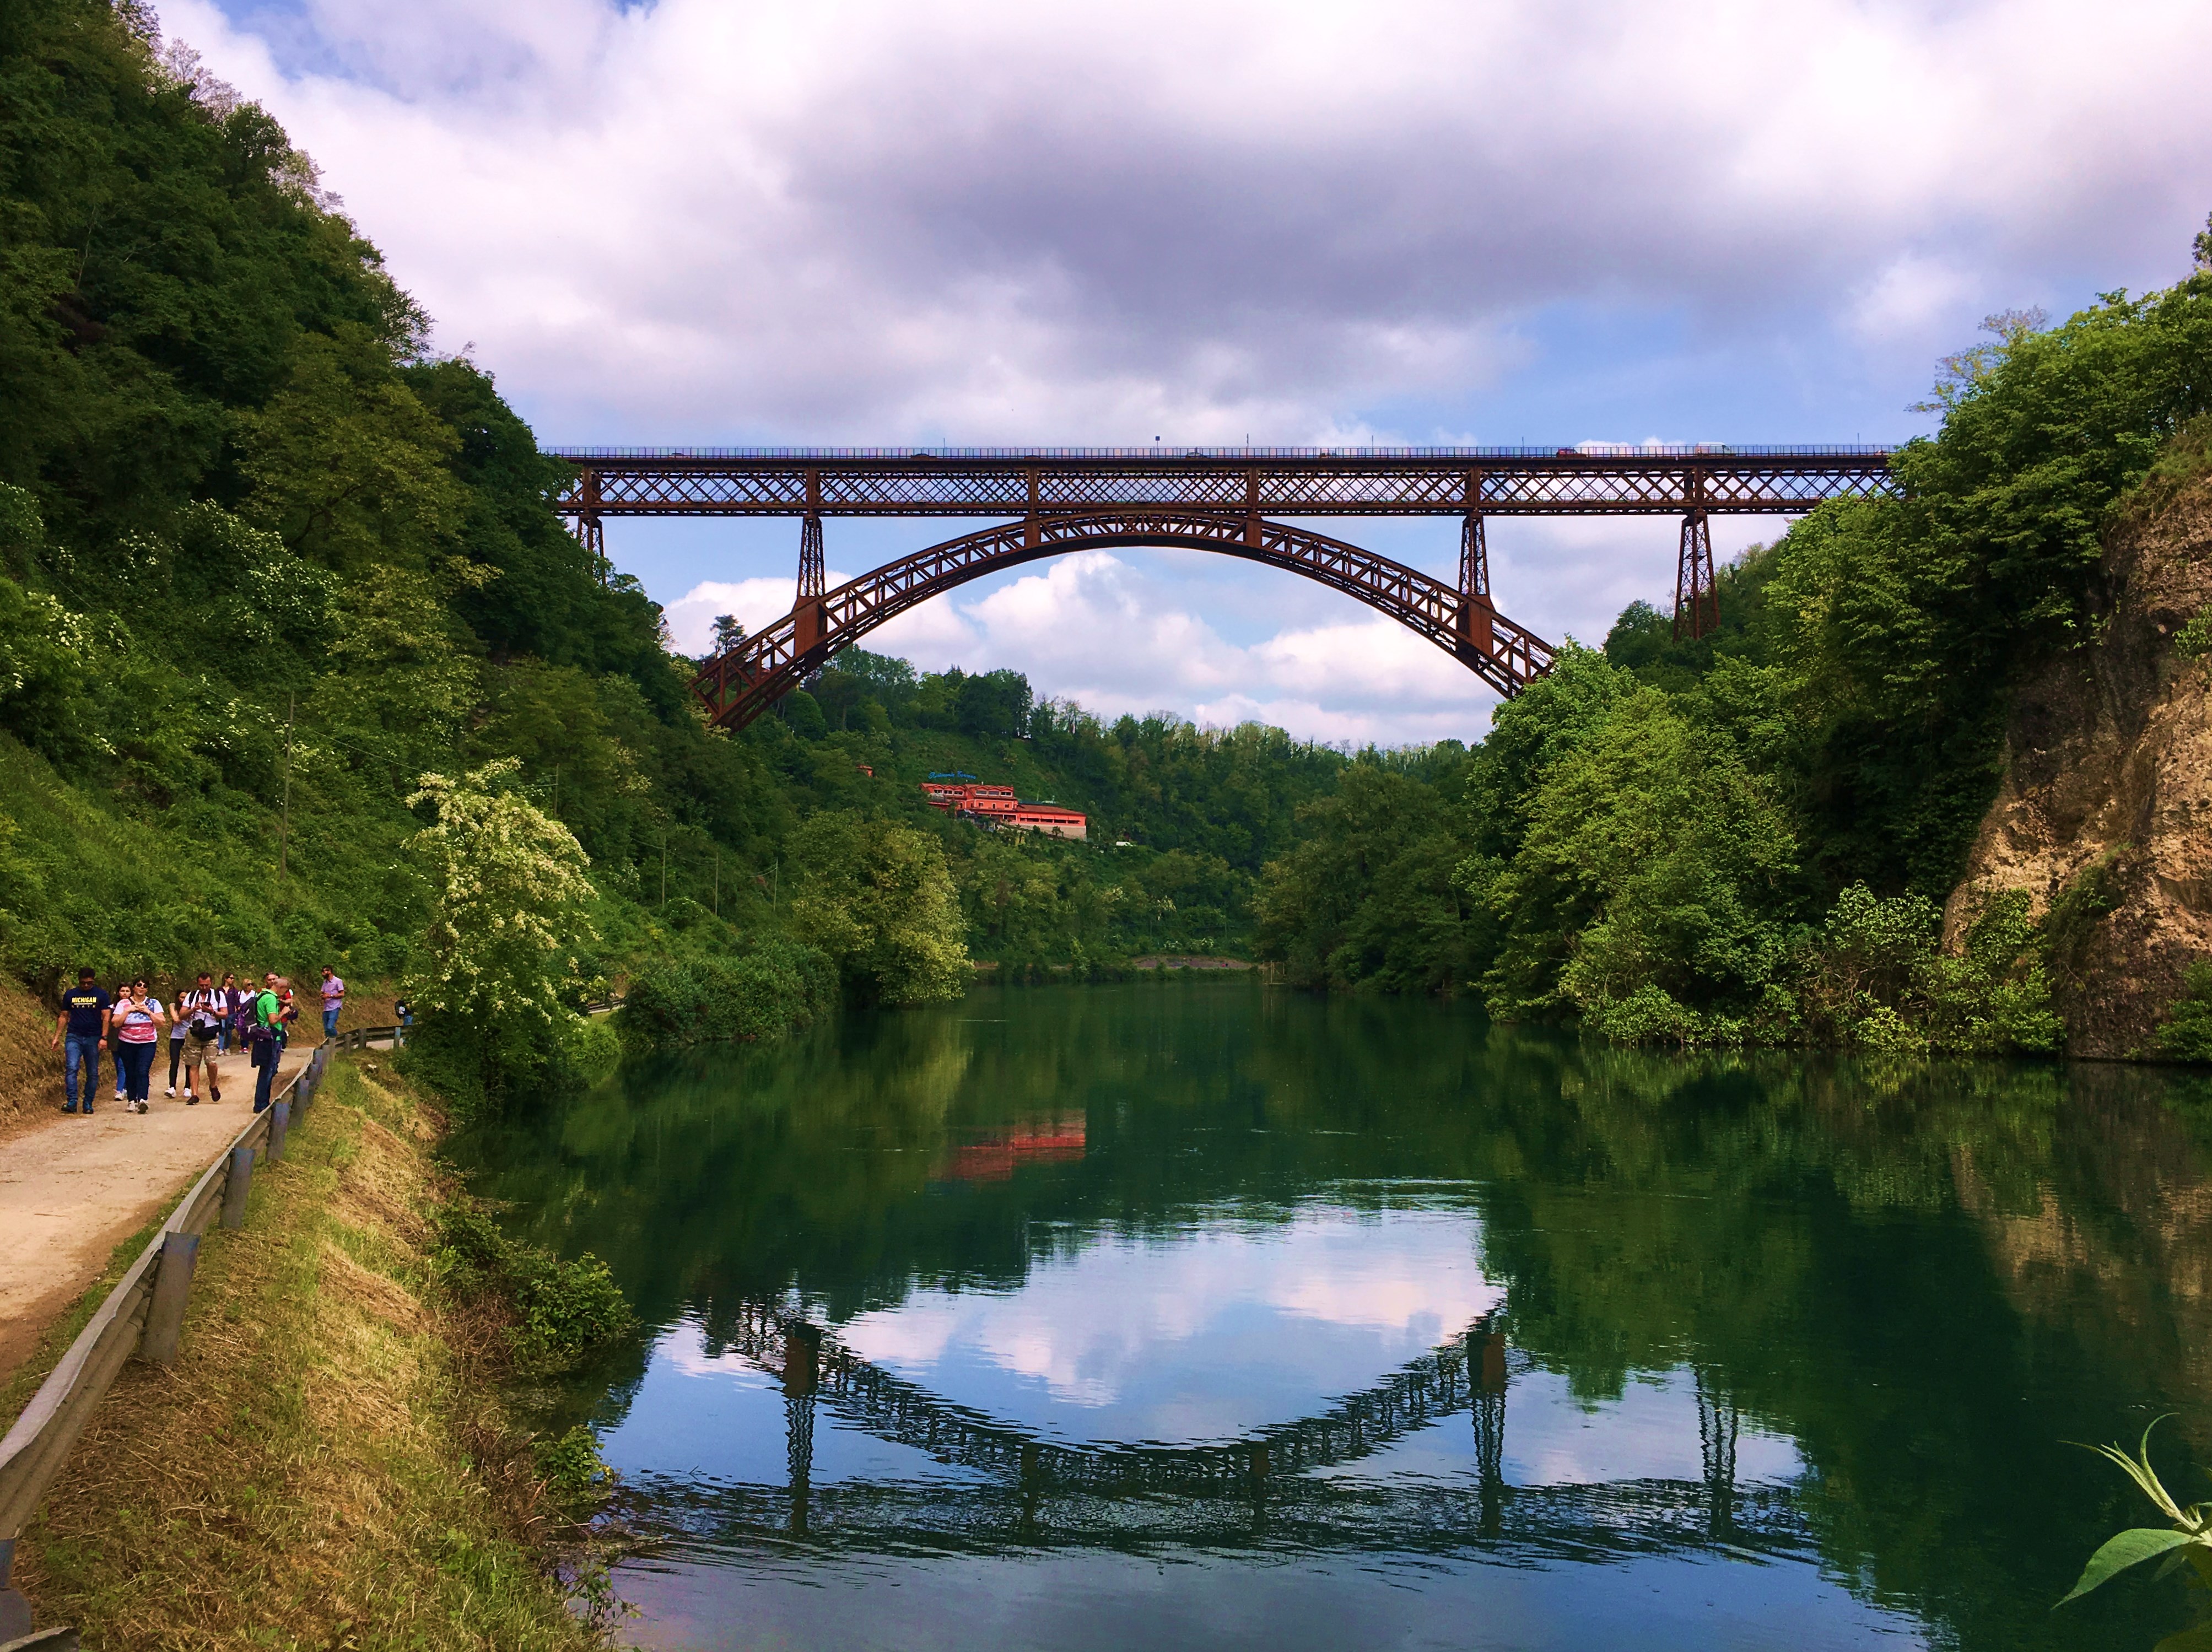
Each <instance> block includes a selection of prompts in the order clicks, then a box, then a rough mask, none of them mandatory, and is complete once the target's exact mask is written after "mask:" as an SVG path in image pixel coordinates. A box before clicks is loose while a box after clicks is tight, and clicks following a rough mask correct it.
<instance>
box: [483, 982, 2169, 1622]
mask: <svg viewBox="0 0 2212 1652" xmlns="http://www.w3.org/2000/svg"><path fill="white" fill-rule="evenodd" d="M2206 1142H2212V1083H2208V1081H2207V1080H2205V1079H2203V1078H2201V1077H2200V1078H2190V1077H2187V1076H2181V1075H2175V1074H2172V1073H2167V1072H2156V1071H2149V1070H2141V1069H2129V1068H2124V1067H2118V1066H2089V1065H2078V1066H2071V1067H2069V1066H2057V1065H2048V1064H2046V1065H2033V1064H2019V1065H2012V1064H2000V1063H1993V1062H1985V1063H1955V1064H1932V1065H1931V1064H1929V1063H1925V1062H1894V1063H1884V1062H1880V1061H1856V1062H1854V1061H1844V1062H1838V1061H1832V1060H1806V1059H1801V1058H1797V1057H1790V1056H1779V1055H1772V1056H1769V1055H1755V1056H1741V1055H1725V1056H1713V1057H1696V1056H1692V1057H1683V1056H1674V1055H1662V1054H1649V1053H1644V1052H1633V1051H1620V1050H1613V1049H1609V1048H1601V1047H1597V1046H1593V1045H1584V1044H1580V1043H1577V1042H1575V1041H1573V1040H1572V1039H1571V1038H1564V1037H1559V1036H1550V1035H1546V1034H1540V1033H1531V1032H1528V1031H1526V1030H1522V1029H1506V1028H1493V1027H1490V1026H1488V1025H1486V1023H1484V1022H1483V1021H1482V1019H1481V1018H1480V1016H1479V1015H1478V1014H1476V1013H1475V1012H1474V1011H1472V1010H1470V1009H1469V1008H1468V1007H1467V1006H1465V1005H1449V1004H1438V1003H1433V1002H1393V1001H1372V1000H1348V999H1320V998H1316V997H1310V996H1304V995H1300V994H1295V993H1285V992H1279V991H1273V990H1269V989H1266V988H1263V987H1259V986H1257V985H1256V984H1255V983H1253V982H1251V981H1249V980H1235V979H1232V980H1226V981H1205V982H1176V983H1173V984H1170V985H1156V984H1152V983H1145V984H1141V985H1135V986H1127V987H1088V988H1039V989H1031V990H1022V989H1013V988H1006V989H991V990H982V991H979V992H976V993H972V994H971V995H970V996H969V998H968V999H966V1000H964V1001H963V1003H960V1004H958V1005H951V1006H948V1007H946V1008H945V1009H942V1010H938V1011H916V1012H908V1013H903V1014H895V1015H880V1016H858V1015H855V1016H850V1017H845V1018H843V1019H842V1020H840V1021H839V1022H837V1023H835V1024H833V1025H830V1026H828V1027H825V1028H823V1029H819V1030H817V1031H815V1032H813V1033H811V1034H808V1035H806V1036H802V1037H799V1038H795V1039H793V1040H790V1041H787V1042H783V1043H781V1044H775V1045H762V1046H750V1047H744V1048H719V1049H714V1050H710V1051H704V1052H698V1053H692V1054H684V1055H681V1056H671V1057H665V1058H658V1059H655V1060H650V1061H645V1062H638V1063H633V1064H632V1065H630V1066H627V1067H626V1068H625V1069H624V1070H623V1072H622V1073H621V1074H620V1075H619V1076H618V1078H617V1079H616V1080H614V1081H613V1082H612V1083H611V1084H608V1085H607V1086H605V1087H604V1088H602V1089H600V1090H597V1091H594V1092H592V1093H591V1094H588V1095H586V1096H579V1097H575V1098H574V1099H572V1100H570V1101H568V1102H565V1103H563V1104H562V1105H560V1106H558V1107H556V1108H553V1109H551V1110H550V1111H548V1112H546V1113H544V1114H540V1115H538V1116H536V1117H533V1118H532V1119H531V1120H529V1121H526V1122H523V1123H516V1124H511V1125H507V1126H504V1127H496V1128H488V1129H484V1130H480V1131H478V1132H477V1133H473V1134H471V1135H470V1136H467V1137H465V1138H464V1139H461V1140H460V1141H459V1142H458V1143H457V1144H456V1147H455V1151H456V1153H457V1156H458V1157H459V1159H460V1161H461V1163H463V1164H464V1165H465V1167H468V1168H470V1169H471V1171H472V1173H473V1175H474V1177H475V1181H476V1185H477V1187H478V1188H479V1190H480V1191H482V1192H483V1193H487V1194H489V1195H491V1196H493V1197H495V1198H499V1199H502V1200H508V1201H511V1202H512V1208H511V1210H510V1212H509V1213H508V1217H507V1219H508V1220H509V1221H510V1223H511V1224H513V1227H514V1228H515V1229H516V1230H518V1231H520V1232H523V1233H526V1235H528V1236H531V1237H533V1238H536V1239H538V1240H539V1241H540V1242H544V1243H547V1244H550V1245H551V1246H553V1247H554V1248H556V1249H558V1250H560V1251H562V1252H563V1253H564V1254H576V1253H578V1252H581V1251H586V1250H589V1251H593V1252H596V1253H597V1254H599V1255H600V1256H602V1257H605V1259H606V1260H607V1261H608V1262H609V1263H610V1264H611V1266H612V1267H613V1269H614V1271H615V1273H616V1275H617V1278H619V1279H620V1281H621V1283H622V1285H623V1288H624V1290H625V1291H628V1293H629V1296H630V1298H631V1300H632V1302H633V1303H635V1305H636V1307H637V1309H638V1310H639V1313H640V1315H641V1318H642V1320H643V1321H644V1323H645V1329H644V1330H643V1331H642V1332H641V1334H640V1336H639V1337H638V1338H637V1339H635V1342H634V1344H633V1345H629V1346H626V1347H625V1348H623V1350H621V1351H619V1352H618V1353H617V1355H616V1356H614V1357H611V1359H610V1360H609V1361H608V1362H607V1364H605V1367H604V1369H599V1370H594V1371H592V1372H590V1373H587V1374H586V1378H585V1379H584V1380H581V1381H580V1382H578V1383H577V1384H576V1385H574V1388H573V1389H572V1390H571V1391H570V1392H569V1393H568V1394H567V1395H566V1396H565V1398H564V1400H563V1401H562V1406H564V1407H565V1410H564V1411H563V1412H562V1416H561V1417H560V1418H556V1425H557V1424H558V1423H559V1422H562V1421H565V1420H567V1419H568V1418H569V1417H572V1416H573V1417H582V1418H588V1419H589V1420H591V1421H592V1423H593V1424H595V1425H596V1426H597V1427H599V1430H601V1433H602V1439H603V1452H604V1455H605V1458H606V1460H607V1461H608V1462H609V1463H610V1464H611V1466H612V1467H614V1468H616V1469H617V1471H618V1473H619V1474H620V1476H621V1482H622V1488H623V1489H622V1493H621V1497H622V1503H623V1509H625V1511H626V1512H627V1514H628V1515H629V1519H630V1520H631V1521H633V1522H634V1523H635V1525H637V1526H638V1527H641V1528H642V1529H644V1530H646V1531H648V1532H651V1533H653V1534H658V1535H659V1537H660V1539H661V1541H660V1542H659V1545H658V1546H656V1547H655V1548H654V1549H653V1551H652V1552H649V1553H647V1555H645V1556H644V1557H642V1558H638V1559H636V1560H633V1561H630V1562H627V1563H625V1564H623V1566H622V1567H620V1568H619V1569H618V1570H617V1576H616V1580H615V1581H616V1585H617V1590H618V1592H619V1593H620V1594H622V1596H623V1598H624V1599H625V1600H628V1601H629V1602H631V1603H632V1604H633V1605H634V1606H635V1608H636V1609H637V1613H638V1616H637V1617H636V1618H635V1619H634V1620H633V1621H632V1623H631V1624H630V1625H629V1629H628V1630H627V1631H626V1633H628V1634H629V1635H630V1636H632V1637H634V1638H635V1640H636V1641H637V1642H638V1643H641V1644H643V1645H647V1646H654V1647H697V1648H713V1649H740V1648H743V1649H753V1648H771V1647H774V1648H784V1647H804V1648H809V1649H813V1648H829V1647H836V1648H848V1647H851V1648H884V1649H934V1648H952V1647H961V1648H968V1647H974V1646H977V1645H984V1646H991V1647H1006V1648H1017V1649H1026V1648H1037V1649H1055V1652H1057V1649H1091V1648H1102V1649H1103V1648H1127V1647H1139V1646H1147V1647H1149V1646H1161V1647H1165V1646H1175V1647H1193V1648H1243V1647H1253V1648H1261V1647H1264V1648H1267V1649H1269V1652H1297V1649H1306V1648H1316V1649H1318V1648H1342V1647H1350V1646H1360V1647H1401V1646H1402V1647H1431V1646H1435V1647H1451V1648H1455V1649H1466V1648H1484V1649H1488V1648H1501V1649H1502V1648H1514V1649H1554V1648H1557V1649H1586V1648H1595V1647H1606V1648H1610V1649H1662V1648H1666V1649H1672V1648H1681V1649H1692V1648H1695V1649H1721V1648H1729V1649H1732V1648H1766V1647H1785V1646H1786V1647H1790V1648H1796V1649H1818V1648H1859V1647H1915V1646H1929V1647H1958V1648H1960V1649H1968V1652H1981V1649H1988V1652H1999V1649H2002V1652H2021V1649H2033V1648H2046V1647H2047V1648H2081V1649H2088V1648H2096V1649H2100V1652H2101V1649H2136V1648H2142V1649H2145V1652H2148V1648H2149V1646H2150V1644H2151V1643H2152V1642H2154V1640H2156V1639H2157V1638H2158V1637H2159V1636H2160V1635H2161V1634H2163V1633H2167V1632H2171V1631H2172V1630H2174V1629H2176V1628H2178V1627H2179V1626H2180V1625H2182V1624H2184V1623H2185V1622H2186V1621H2187V1613H2186V1609H2185V1602H2184V1597H2183V1594H2182V1588H2181V1585H2180V1583H2179V1580H2167V1581H2166V1582H2154V1581H2153V1580H2152V1578H2151V1577H2150V1576H2149V1572H2150V1570H2151V1569H2150V1568H2148V1567H2146V1568H2144V1569H2142V1571H2141V1572H2140V1573H2139V1574H2130V1576H2126V1577H2124V1578H2123V1579H2122V1580H2121V1581H2120V1582H2116V1583H2114V1584H2112V1585H2108V1586H2107V1587H2106V1589H2105V1590H2104V1591H2102V1592H2101V1594H2099V1595H2097V1596H2093V1597H2091V1598H2090V1599H2089V1600H2086V1601H2083V1602H2077V1603H2075V1604H2074V1605H2071V1606H2068V1607H2066V1608H2065V1610H2064V1611H2063V1612H2061V1613H2055V1614H2054V1613H2052V1612H2051V1610H2050V1607H2051V1602H2052V1601H2053V1600H2056V1599H2057V1597H2058V1596H2059V1595H2060V1594H2063V1593H2064V1592H2065V1590H2066V1588H2068V1587H2069V1585H2070V1584H2071V1582H2073V1579H2074V1576H2075V1573H2076V1572H2077V1571H2078V1570H2080V1568H2081V1563H2082V1561H2083V1560H2084V1559H2085V1558H2087V1555H2088V1554H2089V1552H2091V1551H2092V1550H2093V1548H2095V1546H2097V1545H2098V1544H2099V1543H2100V1542H2101V1541H2102V1540H2103V1539H2104V1538H2105V1537H2106V1536H2108V1535H2109V1534H2111V1533H2112V1532H2113V1531H2114V1530H2116V1529H2118V1527H2121V1526H2123V1525H2135V1524H2137V1523H2142V1520H2143V1518H2144V1517H2145V1516H2146V1515H2147V1513H2148V1509H2147V1507H2146V1506H2142V1505H2139V1503H2137V1502H2136V1501H2135V1500H2134V1498H2135V1494H2134V1493H2133V1492H2132V1491H2130V1490H2129V1488H2128V1487H2127V1486H2126V1485H2125V1484H2124V1482H2123V1481H2122V1479H2121V1477H2120V1476H2119V1475H2118V1473H2116V1472H2115V1471H2113V1470H2112V1469H2111V1468H2110V1467H2106V1466H2105V1465H2103V1464H2100V1462H2098V1461H2095V1460H2094V1459H2093V1458H2092V1457H2091V1456H2090V1455H2088V1454H2087V1452H2085V1451H2082V1450H2081V1449H2078V1448H2076V1447H2073V1446H2069V1445H2068V1444H2066V1443H2064V1442H2066V1441H2069V1440H2087V1441H2100V1440H2107V1439H2115V1438H2126V1439H2128V1440H2130V1441H2132V1439H2133V1438H2134V1436H2136V1435H2137V1434H2138V1433H2140V1432H2141V1430H2142V1427H2143V1425H2144V1424H2145V1423H2146V1422H2148V1420H2149V1418H2152V1417H2154V1416H2156V1415H2158V1414H2160V1412H2177V1413H2179V1415H2178V1416H2177V1417H2176V1418H2174V1419H2173V1420H2172V1421H2171V1422H2168V1423H2166V1424H2162V1425H2161V1428H2160V1434H2159V1436H2158V1438H2159V1440H2160V1465H2161V1467H2162V1468H2165V1469H2167V1470H2170V1473H2169V1476H2168V1484H2169V1485H2172V1486H2173V1487H2174V1488H2175V1489H2176V1490H2177V1491H2178V1492H2179V1494H2180V1495H2182V1496H2183V1497H2185V1498H2188V1497H2199V1496H2203V1495H2206V1492H2207V1488H2206V1485H2205V1482H2204V1477H2203V1474H2202V1473H2200V1472H2199V1471H2198V1470H2197V1467H2195V1465H2196V1463H2197V1461H2201V1460H2202V1458H2203V1448H2204V1445H2205V1443H2206V1442H2207V1441H2208V1439H2212V1436H2208V1434H2207V1426H2208V1424H2212V1408H2208V1406H2207V1404H2206V1395H2207V1382H2208V1380H2212V1341H2208V1338H2207V1334H2206V1333H2207V1331H2208V1329H2212V1326H2208V1318H2209V1317H2212V1182H2208V1177H2207V1169H2208V1164H2212V1160H2209V1159H2208V1155H2207V1149H2206V1147H2205V1146H2203V1145H2200V1143H2206Z"/></svg>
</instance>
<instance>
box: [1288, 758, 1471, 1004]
mask: <svg viewBox="0 0 2212 1652" xmlns="http://www.w3.org/2000/svg"><path fill="white" fill-rule="evenodd" d="M1465 766H1466V765H1465V756H1464V753H1463V752H1462V751H1460V750H1458V749H1456V748H1454V749H1452V750H1450V752H1449V754H1448V755H1441V756H1439V758H1438V760H1437V762H1435V763H1434V764H1433V765H1432V768H1431V774H1433V776H1434V778H1431V777H1430V775H1427V774H1413V773H1410V772H1406V771H1405V770H1403V769H1393V768H1388V767H1386V766H1384V765H1383V763H1382V762H1378V761H1375V760H1374V759H1372V758H1371V757H1370V759H1368V760H1366V761H1363V762H1356V763H1354V764H1353V765H1352V767H1351V768H1348V769H1346V771H1345V773H1344V775H1343V778H1342V779H1341V780H1339V781H1338V783H1337V788H1336V791H1335V793H1334V794H1333V795H1332V796H1329V797H1327V798H1323V799H1320V800H1319V801H1317V802H1315V803H1311V804H1308V805H1305V807H1304V809H1303V810H1301V811H1300V813H1299V821H1300V825H1301V827H1302V828H1303V829H1304V832H1305V833H1306V839H1305V841H1304V842H1303V843H1301V844H1299V845H1298V846H1297V847H1296V848H1294V849H1292V850H1291V852H1290V853H1288V854H1286V855H1285V856H1283V857H1282V858H1281V859H1278V860H1275V861H1272V862H1270V863H1269V865H1268V866H1267V871H1266V872H1265V874H1264V875H1263V877H1262V879H1261V887H1260V891H1259V896H1258V898H1257V899H1256V900H1255V902H1254V908H1255V914H1256V915H1257V917H1258V920H1259V930H1258V934H1259V943H1260V947H1261V951H1262V953H1263V954H1264V955H1265V956H1267V957H1274V958H1279V959H1281V960H1282V961H1283V962H1284V963H1285V964H1287V965H1288V966H1289V968H1288V971H1287V973H1288V975H1289V978H1290V979H1291V981H1293V982H1295V983H1297V984H1298V985H1302V986H1330V987H1370V988H1373V989H1376V990H1379V991H1383V992H1449V991H1451V990H1454V989H1455V988H1456V987H1459V986H1460V985H1461V984H1462V982H1463V981H1465V980H1466V978H1467V973H1468V968H1469V966H1470V963H1471V962H1472V960H1473V957H1474V933H1473V932H1472V930H1471V929H1470V926H1469V923H1468V919H1469V903H1468V899H1467V897H1466V896H1465V894H1464V892H1463V891H1462V890H1461V889H1460V887H1459V886H1458V885H1457V884H1455V882H1454V880H1453V877H1452V872H1453V869H1454V867H1455V865H1457V863H1458V861H1459V859H1460V855H1461V844H1460V839H1459V834H1458V832H1457V831H1456V830H1455V821H1454V819H1453V814H1454V811H1453V809H1452V807H1451V805H1450V803H1449V798H1450V797H1451V795H1452V794H1453V793H1454V792H1455V791H1456V790H1457V789H1458V788H1457V786H1456V785H1455V781H1457V780H1459V779H1460V777H1461V774H1462V773H1463V771H1464V768H1465Z"/></svg>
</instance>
